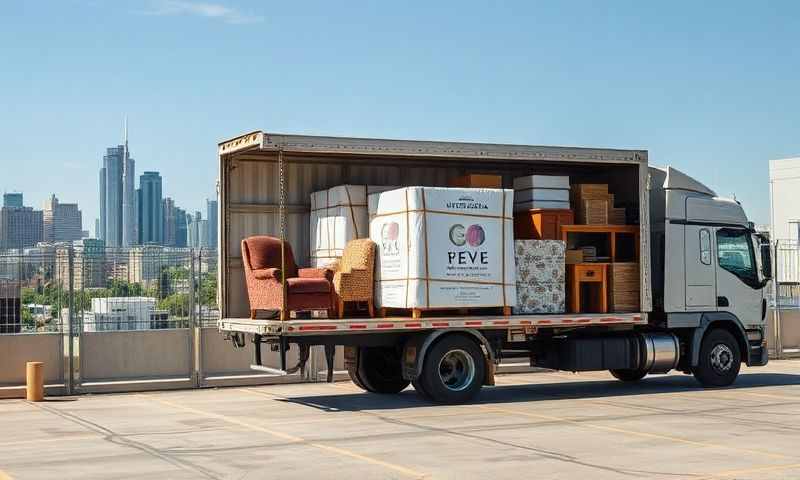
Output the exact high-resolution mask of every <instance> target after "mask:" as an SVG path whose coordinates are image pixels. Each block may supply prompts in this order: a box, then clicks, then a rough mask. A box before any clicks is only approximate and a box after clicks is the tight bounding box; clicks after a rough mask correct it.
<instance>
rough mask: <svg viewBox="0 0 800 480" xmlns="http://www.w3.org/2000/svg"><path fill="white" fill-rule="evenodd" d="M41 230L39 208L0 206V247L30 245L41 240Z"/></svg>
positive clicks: (40, 212) (42, 228)
mask: <svg viewBox="0 0 800 480" xmlns="http://www.w3.org/2000/svg"><path fill="white" fill-rule="evenodd" d="M43 230H44V227H43V222H42V211H41V210H34V209H32V208H31V207H2V208H0V249H7V248H19V249H21V248H25V247H32V246H34V245H36V244H37V243H39V242H41V241H42V232H43Z"/></svg>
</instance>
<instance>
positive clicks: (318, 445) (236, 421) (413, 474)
mask: <svg viewBox="0 0 800 480" xmlns="http://www.w3.org/2000/svg"><path fill="white" fill-rule="evenodd" d="M140 396H142V397H144V398H147V399H149V400H153V401H154V402H158V403H161V404H163V405H167V406H170V407H173V408H176V409H178V410H183V411H185V412H189V413H193V414H195V415H200V416H203V417H207V418H214V419H217V420H221V421H223V422H227V423H230V424H233V425H238V426H240V427H243V428H246V429H248V430H254V431H257V432H262V433H266V434H269V435H272V436H275V437H278V438H282V439H284V440H287V441H290V442H292V443H297V444H303V445H308V446H310V447H314V448H316V449H319V450H324V451H327V452H331V453H336V454H339V455H342V456H344V457H350V458H353V459H356V460H361V461H363V462H366V463H371V464H372V465H377V466H379V467H383V468H386V469H389V470H394V471H395V472H398V473H401V474H403V475H405V476H408V477H413V478H425V477H426V476H427V475H426V474H424V473H420V472H417V471H415V470H412V469H410V468H406V467H403V466H401V465H395V464H393V463H389V462H384V461H383V460H378V459H377V458H372V457H368V456H366V455H362V454H360V453H356V452H353V451H351V450H346V449H344V448H339V447H334V446H331V445H325V444H322V443H318V442H308V441H306V440H305V439H304V438H302V437H298V436H295V435H291V434H288V433H283V432H278V431H276V430H270V429H268V428H265V427H261V426H258V425H253V424H251V423H248V422H245V421H243V420H239V419H236V418H233V417H229V416H227V415H222V414H221V413H214V412H207V411H205V410H200V409H197V408H192V407H187V406H185V405H180V404H177V403H174V402H170V401H169V400H164V399H162V398H157V397H155V396H152V395H140ZM0 480H3V479H2V478H0Z"/></svg>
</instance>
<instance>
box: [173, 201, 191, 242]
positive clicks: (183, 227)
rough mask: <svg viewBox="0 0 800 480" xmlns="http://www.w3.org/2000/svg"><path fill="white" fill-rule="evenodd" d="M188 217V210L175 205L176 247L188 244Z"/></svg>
mask: <svg viewBox="0 0 800 480" xmlns="http://www.w3.org/2000/svg"><path fill="white" fill-rule="evenodd" d="M187 220H188V217H187V216H186V210H184V209H182V208H180V207H175V246H176V247H181V248H183V247H186V246H187V245H188V239H187V236H188V225H187V223H186V222H187Z"/></svg>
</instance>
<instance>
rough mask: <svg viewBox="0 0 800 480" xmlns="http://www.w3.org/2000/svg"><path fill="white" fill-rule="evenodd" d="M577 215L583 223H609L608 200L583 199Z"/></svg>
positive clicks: (580, 222) (579, 221)
mask: <svg viewBox="0 0 800 480" xmlns="http://www.w3.org/2000/svg"><path fill="white" fill-rule="evenodd" d="M577 217H578V218H577V220H578V223H579V224H582V225H608V200H597V199H592V200H582V201H581V202H580V203H579V204H578V215H577Z"/></svg>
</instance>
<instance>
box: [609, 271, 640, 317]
mask: <svg viewBox="0 0 800 480" xmlns="http://www.w3.org/2000/svg"><path fill="white" fill-rule="evenodd" d="M609 277H610V279H611V285H610V287H609V289H610V297H611V298H610V302H609V303H610V308H611V311H613V312H620V313H624V312H638V311H639V310H640V309H641V307H640V298H639V294H640V283H639V281H640V280H639V279H640V277H639V264H638V263H635V262H619V263H612V264H611V266H610V272H609Z"/></svg>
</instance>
